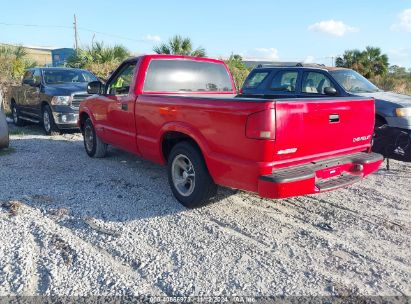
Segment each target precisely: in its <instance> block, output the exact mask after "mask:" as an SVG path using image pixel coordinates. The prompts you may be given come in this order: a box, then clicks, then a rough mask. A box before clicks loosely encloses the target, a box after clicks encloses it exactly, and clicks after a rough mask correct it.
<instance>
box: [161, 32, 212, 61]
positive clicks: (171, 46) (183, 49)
mask: <svg viewBox="0 0 411 304" xmlns="http://www.w3.org/2000/svg"><path fill="white" fill-rule="evenodd" d="M153 51H154V52H156V53H157V54H174V55H185V56H195V57H204V56H205V55H206V51H205V49H204V48H203V47H198V48H197V49H195V50H193V44H192V42H191V39H190V38H188V37H186V38H183V37H182V36H180V35H175V36H173V37H171V38H170V40H169V41H168V43H162V44H160V45H158V46H155V47H154V48H153Z"/></svg>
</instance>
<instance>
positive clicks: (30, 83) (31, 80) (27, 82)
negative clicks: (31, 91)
mask: <svg viewBox="0 0 411 304" xmlns="http://www.w3.org/2000/svg"><path fill="white" fill-rule="evenodd" d="M23 84H25V85H28V86H33V85H34V80H33V79H30V78H28V79H24V80H23Z"/></svg>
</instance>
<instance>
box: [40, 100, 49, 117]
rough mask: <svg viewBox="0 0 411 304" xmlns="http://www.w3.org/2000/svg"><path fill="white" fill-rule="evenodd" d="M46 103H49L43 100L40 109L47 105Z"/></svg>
mask: <svg viewBox="0 0 411 304" xmlns="http://www.w3.org/2000/svg"><path fill="white" fill-rule="evenodd" d="M48 105H49V104H48V103H47V102H45V101H43V102H42V103H41V111H43V109H44V107H45V106H48ZM41 115H43V114H41Z"/></svg>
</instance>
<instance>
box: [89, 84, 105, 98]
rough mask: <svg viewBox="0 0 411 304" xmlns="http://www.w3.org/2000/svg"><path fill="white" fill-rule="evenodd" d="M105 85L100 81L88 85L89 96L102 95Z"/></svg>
mask: <svg viewBox="0 0 411 304" xmlns="http://www.w3.org/2000/svg"><path fill="white" fill-rule="evenodd" d="M103 89H104V85H103V84H102V83H101V82H100V81H92V82H89V83H88V85H87V93H88V94H93V95H94V94H101V93H102V92H103Z"/></svg>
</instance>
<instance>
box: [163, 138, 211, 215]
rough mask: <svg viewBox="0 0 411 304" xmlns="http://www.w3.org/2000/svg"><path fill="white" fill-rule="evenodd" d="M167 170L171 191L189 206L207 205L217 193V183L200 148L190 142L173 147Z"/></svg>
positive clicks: (184, 204)
mask: <svg viewBox="0 0 411 304" xmlns="http://www.w3.org/2000/svg"><path fill="white" fill-rule="evenodd" d="M167 172H168V182H169V184H170V187H171V191H172V192H173V194H174V196H175V198H176V199H177V200H178V201H179V202H180V203H181V204H182V205H183V206H185V207H187V208H190V209H192V208H199V207H202V206H205V205H207V204H208V203H210V201H211V199H212V198H213V197H214V196H215V195H216V194H217V185H216V184H215V183H214V181H213V179H212V178H211V176H210V173H209V172H208V169H207V166H206V164H205V161H204V158H203V156H202V154H201V152H200V150H199V149H198V148H197V147H195V146H194V145H193V144H191V143H189V142H186V141H184V142H180V143H178V144H176V145H175V146H174V147H173V148H172V150H171V152H170V155H169V158H168V164H167Z"/></svg>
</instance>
